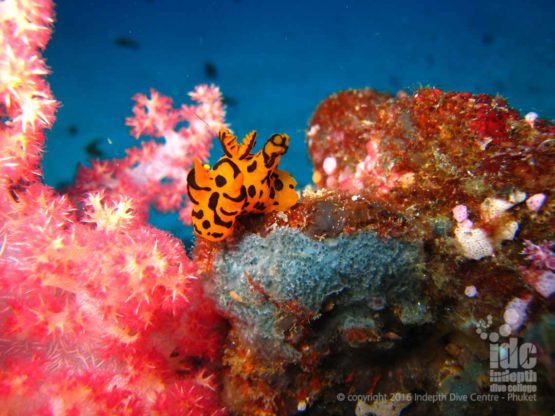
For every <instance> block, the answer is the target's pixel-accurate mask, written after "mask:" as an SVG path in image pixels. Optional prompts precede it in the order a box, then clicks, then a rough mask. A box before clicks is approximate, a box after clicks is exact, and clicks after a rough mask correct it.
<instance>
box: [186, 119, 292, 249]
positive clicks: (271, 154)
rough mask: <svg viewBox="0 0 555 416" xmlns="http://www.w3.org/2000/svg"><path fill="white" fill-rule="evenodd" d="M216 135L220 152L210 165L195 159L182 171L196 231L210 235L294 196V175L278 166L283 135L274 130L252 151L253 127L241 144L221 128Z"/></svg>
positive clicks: (216, 236) (216, 237) (288, 203)
mask: <svg viewBox="0 0 555 416" xmlns="http://www.w3.org/2000/svg"><path fill="white" fill-rule="evenodd" d="M219 137H220V143H221V144H222V147H223V149H224V156H222V157H221V158H220V160H218V162H217V163H216V164H215V165H214V167H213V168H212V169H209V168H208V167H205V166H203V165H202V164H201V163H200V161H199V160H198V159H197V160H195V161H194V167H193V169H191V171H190V172H189V174H188V175H187V192H188V194H189V199H190V200H191V202H192V203H193V213H192V219H193V228H194V230H195V234H196V235H198V236H200V237H203V238H206V239H207V240H211V241H221V240H223V239H225V238H226V237H228V236H229V235H230V234H231V233H232V231H233V226H234V224H235V219H236V218H237V217H238V216H239V215H243V214H249V213H263V212H271V211H284V210H286V209H288V208H290V207H292V206H293V205H295V204H296V203H297V201H298V199H299V195H298V194H297V191H295V185H297V182H296V181H295V179H293V177H292V176H291V175H289V173H287V172H284V171H282V170H278V169H277V166H278V163H279V160H280V157H281V155H283V154H284V153H285V152H286V151H287V148H288V146H289V136H288V135H286V134H274V135H273V136H272V137H270V138H269V139H268V141H267V142H266V144H265V145H264V148H263V149H262V150H261V151H259V152H258V153H256V154H252V153H251V151H252V148H253V147H254V144H255V140H256V132H255V131H252V132H250V133H249V134H247V135H246V136H245V138H244V139H243V142H242V143H241V144H239V143H238V142H237V137H235V136H234V135H233V134H232V133H231V132H230V131H229V130H228V129H225V128H222V129H221V130H220V134H219Z"/></svg>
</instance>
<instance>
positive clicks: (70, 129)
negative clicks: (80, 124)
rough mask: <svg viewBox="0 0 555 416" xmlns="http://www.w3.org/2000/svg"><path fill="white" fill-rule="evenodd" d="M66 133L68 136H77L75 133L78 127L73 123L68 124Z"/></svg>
mask: <svg viewBox="0 0 555 416" xmlns="http://www.w3.org/2000/svg"><path fill="white" fill-rule="evenodd" d="M67 133H68V134H69V135H70V136H77V133H79V129H78V128H77V126H76V125H75V124H70V125H69V126H67Z"/></svg>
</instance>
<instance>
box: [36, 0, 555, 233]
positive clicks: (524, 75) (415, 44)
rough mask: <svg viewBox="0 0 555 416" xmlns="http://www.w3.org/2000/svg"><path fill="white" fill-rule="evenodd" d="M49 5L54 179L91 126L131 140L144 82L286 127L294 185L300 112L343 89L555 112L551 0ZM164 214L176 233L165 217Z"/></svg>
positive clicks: (301, 172)
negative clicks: (459, 93)
mask: <svg viewBox="0 0 555 416" xmlns="http://www.w3.org/2000/svg"><path fill="white" fill-rule="evenodd" d="M56 10H57V23H56V26H55V33H54V36H53V38H52V41H51V42H50V44H49V46H48V49H47V52H46V57H47V60H48V64H49V65H50V67H51V68H52V70H53V74H52V75H51V76H50V78H49V80H50V82H51V85H52V87H53V90H54V94H55V96H56V98H57V99H58V100H60V101H61V102H62V104H63V107H62V108H61V109H60V111H59V112H58V121H57V123H56V124H55V127H54V129H53V130H52V131H50V132H49V135H48V141H47V149H46V150H47V152H46V155H45V179H46V181H47V182H48V183H49V184H52V185H59V184H60V183H63V182H69V181H71V180H72V177H73V175H74V173H75V168H76V166H77V164H78V163H87V160H88V156H87V153H86V152H85V147H86V146H87V144H88V143H90V142H91V141H92V140H98V148H99V150H101V151H102V152H104V153H105V154H106V157H110V158H111V157H122V156H123V154H124V149H125V148H127V147H130V146H132V145H136V142H135V141H134V139H132V138H130V136H129V130H128V128H126V127H125V126H124V118H125V117H127V116H129V115H130V114H131V107H132V104H133V103H132V101H131V99H130V98H131V96H132V95H134V94H135V93H136V92H147V91H148V89H149V88H150V87H154V88H156V89H158V90H159V91H160V92H162V93H164V94H167V95H170V96H172V97H173V98H174V100H175V103H176V104H178V105H180V104H181V103H183V102H184V101H186V100H187V95H186V93H187V92H188V91H190V90H191V89H192V88H193V87H194V86H195V85H196V84H199V83H203V82H215V83H216V84H217V85H219V86H220V87H221V89H222V91H223V93H224V94H225V95H226V96H227V97H229V98H230V99H232V100H233V101H234V102H235V104H233V105H230V106H229V107H228V116H227V121H228V122H229V123H230V124H231V126H232V128H233V129H234V131H235V133H236V134H237V135H239V136H242V135H243V134H245V133H246V132H248V131H250V130H253V129H256V130H258V132H259V137H260V138H261V139H263V138H265V137H267V136H269V135H271V134H272V133H274V132H278V131H279V132H286V133H288V134H289V135H290V136H291V137H292V145H291V148H290V151H289V153H288V154H287V155H286V157H284V158H283V159H282V162H281V164H282V166H283V168H284V169H286V170H289V171H290V172H292V174H293V176H295V177H296V178H297V180H298V181H299V184H300V185H301V186H303V185H305V184H307V183H309V182H310V180H311V179H310V178H311V173H312V167H311V165H310V161H309V159H308V156H307V154H306V143H305V130H306V127H307V124H308V120H309V119H310V117H311V115H312V113H313V111H314V110H315V108H316V106H317V105H318V103H319V102H320V101H321V100H323V99H324V98H325V97H326V96H328V95H329V94H331V93H333V92H336V91H338V90H341V89H346V88H360V87H366V86H368V87H373V88H376V89H378V90H384V91H390V92H396V91H398V90H399V89H404V90H406V91H408V92H411V91H413V90H414V89H416V88H418V87H419V86H422V85H431V86H436V87H439V88H442V89H446V90H464V91H471V92H476V93H478V92H484V93H489V94H496V93H499V94H501V95H503V96H504V97H506V98H507V99H508V100H509V102H510V104H511V105H512V106H514V107H515V108H517V109H518V110H519V111H521V112H522V113H523V114H525V113H527V112H529V111H535V112H537V113H538V114H540V116H542V117H546V118H551V119H553V118H555V100H554V99H553V97H555V82H554V81H555V75H554V73H555V72H554V69H555V24H554V22H555V2H553V1H547V0H546V1H529V2H526V1H515V0H509V1H496V2H486V1H456V2H439V1H431V0H428V1H418V2H417V1H385V2H383V1H382V2H374V1H362V0H359V1H302V0H297V1H292V0H290V1H280V2H274V1H260V0H220V1H198V0H197V1H186V0H185V1H184V0H150V1H148V0H134V1H131V0H104V1H86V0H75V1H70V0H65V1H60V2H58V4H57V8H56ZM118 37H129V38H132V39H133V40H135V41H136V42H137V44H138V49H133V48H122V47H121V46H117V45H116V44H115V43H114V40H115V39H116V38H118ZM207 62H210V63H212V64H213V65H214V66H215V67H216V69H217V78H216V79H210V78H208V77H207V75H206V73H205V64H206V63H207ZM70 126H75V127H76V128H77V129H76V131H74V134H70V133H69V131H68V128H69V127H70ZM108 139H110V140H111V142H112V144H109V142H108ZM261 141H262V140H261ZM259 146H260V143H259ZM212 155H213V159H214V160H215V159H217V158H219V157H220V156H221V150H220V149H219V146H216V147H215V148H214V151H213V152H212ZM160 221H161V220H160V218H157V219H156V220H155V222H156V223H157V224H159V225H160V224H161V223H160ZM163 227H164V228H167V229H170V230H172V231H173V232H175V233H176V234H181V231H180V230H181V229H182V227H180V226H179V225H177V224H175V222H174V221H173V219H171V218H170V219H168V220H166V224H165V225H163Z"/></svg>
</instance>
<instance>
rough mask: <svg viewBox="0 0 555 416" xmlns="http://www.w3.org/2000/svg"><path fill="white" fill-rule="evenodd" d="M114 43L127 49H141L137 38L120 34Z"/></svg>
mask: <svg viewBox="0 0 555 416" xmlns="http://www.w3.org/2000/svg"><path fill="white" fill-rule="evenodd" d="M114 45H116V46H119V47H120V48H127V49H135V50H137V49H139V48H140V45H139V42H137V41H136V40H135V39H133V38H130V37H128V36H118V37H117V38H115V39H114Z"/></svg>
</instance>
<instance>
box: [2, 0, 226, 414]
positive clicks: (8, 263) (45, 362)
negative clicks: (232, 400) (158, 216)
mask: <svg viewBox="0 0 555 416" xmlns="http://www.w3.org/2000/svg"><path fill="white" fill-rule="evenodd" d="M51 22H52V3H51V2H50V1H41V0H5V1H0V23H1V24H0V47H1V48H2V50H3V51H5V53H2V56H0V120H1V122H0V187H1V189H0V191H1V192H0V292H1V296H0V333H1V334H2V337H1V339H0V403H2V409H1V413H5V414H42V415H52V414H132V415H142V414H176V415H177V414H179V415H218V414H224V413H225V410H224V409H222V408H221V407H220V405H219V400H218V394H219V377H218V364H217V363H218V362H219V360H220V355H221V345H222V342H223V338H224V337H225V333H226V325H225V321H223V320H222V318H220V316H219V315H218V314H217V313H216V310H215V307H214V305H213V303H212V302H211V301H210V300H209V299H207V298H206V297H205V296H204V293H203V288H202V284H201V282H200V281H199V280H198V279H197V278H196V266H195V264H194V263H193V262H192V261H191V260H190V259H189V258H188V257H187V255H186V253H185V250H184V247H183V244H182V243H181V241H179V240H178V239H176V238H174V237H172V236H171V235H169V234H167V233H165V232H163V231H160V230H158V229H156V228H153V227H151V226H149V225H147V224H146V215H145V211H146V206H147V205H148V203H149V202H151V201H155V202H157V203H158V204H159V205H161V206H162V207H163V208H172V209H175V208H177V207H179V206H180V205H181V204H182V194H184V187H185V184H184V183H183V178H185V177H186V173H187V164H188V163H189V162H190V161H189V158H190V157H192V155H191V154H189V153H188V152H189V151H191V150H192V149H194V150H195V151H196V152H197V156H198V155H201V156H203V157H206V156H207V152H208V148H209V145H210V140H211V137H212V134H211V128H212V127H209V126H212V125H213V126H214V128H215V129H217V126H219V124H221V123H223V121H222V117H223V110H222V108H221V102H220V101H219V100H220V94H219V91H218V90H217V89H216V88H215V87H204V86H202V87H199V88H197V89H196V90H195V92H194V93H193V94H192V97H193V99H195V100H197V102H198V105H197V106H196V107H182V108H181V109H178V110H174V109H171V108H170V107H171V105H170V101H169V99H162V98H161V97H159V96H157V98H156V99H155V100H158V101H156V102H155V103H152V102H151V100H149V99H147V98H146V97H142V96H139V97H137V100H138V104H137V107H136V109H135V117H134V118H133V120H135V121H134V122H130V123H132V124H133V131H134V132H135V133H137V132H138V131H139V130H140V131H144V132H149V133H150V134H153V135H155V136H156V137H159V136H160V135H163V136H164V137H165V138H166V143H165V144H163V145H162V144H160V145H159V144H155V143H150V144H147V145H145V146H143V148H142V149H138V150H135V151H133V152H130V154H129V156H128V157H127V158H126V159H125V160H124V161H119V162H117V163H116V162H98V163H97V164H95V165H93V168H92V169H91V170H90V171H82V172H81V183H80V187H77V188H74V191H73V193H72V198H71V199H70V198H68V197H67V196H65V195H59V194H57V193H56V192H55V191H54V190H53V189H51V188H50V187H48V186H46V185H44V184H42V183H41V181H40V175H41V167H40V164H39V162H40V155H41V151H42V147H43V141H44V128H45V127H49V126H50V125H51V124H52V123H53V121H54V111H55V109H56V107H57V103H56V102H55V101H54V99H53V98H52V96H51V94H50V90H49V88H48V86H47V84H46V82H45V81H44V79H43V76H44V75H45V74H46V73H47V70H46V66H45V64H44V62H43V60H42V57H41V56H40V49H41V48H43V47H44V46H45V45H46V43H47V40H48V38H49V36H50V30H51V29H50V24H51ZM149 106H154V111H153V112H152V114H151V113H149V111H150V110H147V107H149ZM164 114H165V118H164ZM191 114H198V115H199V116H200V117H203V118H205V119H206V120H208V121H206V122H207V123H209V125H206V124H204V122H202V124H199V123H198V122H197V121H198V120H197V119H195V120H193V119H192V116H191ZM158 116H161V117H162V118H161V120H162V121H160V122H158V121H156V120H157V117H158ZM184 120H188V121H189V123H190V124H189V126H188V128H186V129H184V130H183V129H182V130H179V131H176V130H175V129H176V123H180V122H181V121H184ZM149 123H154V124H152V125H151V124H149ZM210 123H212V124H210ZM149 126H150V127H149ZM187 139H191V141H190V142H187ZM164 179H171V180H172V181H173V182H172V184H170V185H167V186H165V185H164V184H162V181H163V180H164ZM79 191H83V192H79ZM172 192H175V193H176V194H177V197H175V198H174V199H168V198H170V197H171V196H172ZM180 192H182V193H180Z"/></svg>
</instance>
